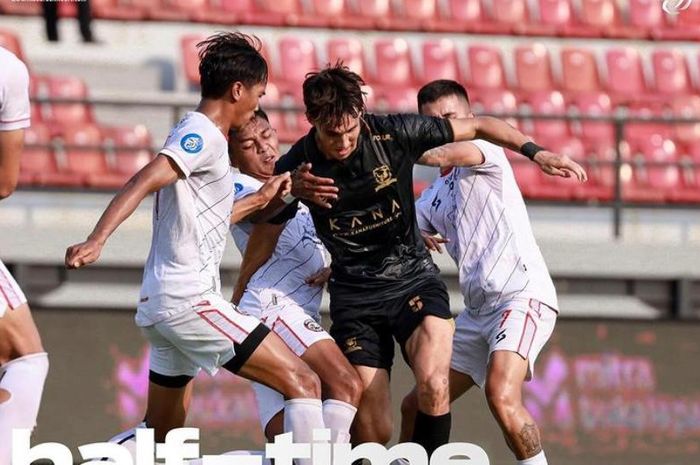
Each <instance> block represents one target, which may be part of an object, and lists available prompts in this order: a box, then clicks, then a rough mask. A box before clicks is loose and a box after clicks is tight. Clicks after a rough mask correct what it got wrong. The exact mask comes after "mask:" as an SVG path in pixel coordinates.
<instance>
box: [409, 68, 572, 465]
mask: <svg viewBox="0 0 700 465" xmlns="http://www.w3.org/2000/svg"><path fill="white" fill-rule="evenodd" d="M418 102H419V110H420V112H421V113H422V114H426V115H431V116H440V117H443V118H465V117H471V116H473V115H472V113H471V110H470V107H469V99H468V96H467V92H466V90H465V89H464V87H462V86H461V85H460V84H458V83H457V82H454V81H448V80H440V81H434V82H432V83H430V84H427V85H426V86H424V87H423V88H422V89H421V90H420V92H419V94H418ZM436 150H444V151H450V152H451V153H461V156H462V157H463V160H464V161H465V164H464V166H463V167H453V168H450V169H447V170H444V171H443V172H442V173H441V176H440V177H439V178H438V179H436V180H435V182H433V184H432V185H431V186H430V187H429V188H428V189H427V190H426V191H425V192H424V193H423V194H422V195H421V197H420V198H419V199H418V201H417V202H416V216H417V220H418V227H419V228H420V230H421V231H422V233H423V234H424V237H425V238H426V243H427V245H428V246H429V248H431V249H433V250H438V251H441V250H440V242H442V243H444V246H445V248H446V250H447V252H448V253H449V255H450V257H451V258H452V259H453V260H454V262H455V264H456V265H457V267H458V271H459V285H460V288H461V291H462V294H463V296H464V305H465V310H464V311H463V312H462V313H461V314H460V315H459V316H458V317H457V319H456V331H455V335H454V340H453V354H452V362H451V369H450V380H449V382H450V398H451V401H453V400H455V399H457V398H458V397H460V396H461V395H462V394H464V393H465V392H466V391H467V390H468V389H470V388H471V387H472V386H473V385H475V384H476V385H477V386H479V387H480V388H485V394H486V398H487V401H488V404H489V407H490V408H491V411H492V412H493V414H494V416H495V417H496V420H497V421H498V423H499V425H500V426H501V428H502V430H503V433H504V435H505V437H506V442H507V443H508V445H509V447H510V448H511V450H512V451H513V453H514V454H515V456H516V458H517V460H518V462H517V463H518V464H521V465H525V464H526V465H544V464H546V463H547V461H546V458H545V455H544V452H543V451H542V447H541V444H540V438H539V431H538V429H537V425H536V424H535V422H534V420H533V419H532V416H531V415H530V414H529V413H528V412H527V410H526V409H525V408H524V407H523V405H522V401H521V392H522V385H523V382H524V381H525V380H529V379H530V378H531V377H532V373H533V367H534V363H535V360H536V359H537V355H538V354H539V352H540V350H541V349H542V347H543V346H544V345H545V343H546V342H547V340H548V339H549V337H550V335H551V334H552V331H553V329H554V324H555V321H556V317H557V312H558V304H557V296H556V292H555V290H554V284H553V283H552V279H551V278H550V276H549V272H548V271H547V266H546V265H545V262H544V259H543V258H542V254H541V252H540V249H539V248H538V246H537V244H536V242H535V238H534V235H533V233H532V229H531V227H530V221H529V219H528V216H527V211H526V209H525V203H524V201H523V198H522V195H521V193H520V190H519V188H518V185H517V183H516V181H515V177H514V175H513V170H512V169H511V166H510V163H509V162H508V159H507V158H506V155H505V153H504V151H503V149H502V148H500V147H498V146H496V145H493V144H491V143H489V142H486V141H483V140H474V141H470V142H460V143H456V144H450V145H449V146H444V147H442V148H439V149H436ZM442 155H444V154H442ZM426 156H431V153H430V152H428V153H426ZM432 156H437V155H436V154H432ZM550 174H558V175H562V176H565V177H570V176H572V175H573V173H570V172H554V173H552V172H550ZM435 234H439V236H440V238H441V239H435V238H433V237H432V235H435ZM426 236H427V237H426ZM416 405H417V403H416V398H415V393H411V394H409V395H408V396H407V397H406V399H404V402H403V405H402V413H403V415H404V416H403V430H402V438H407V437H410V436H409V435H410V432H409V431H408V430H409V429H410V427H411V425H412V424H413V422H412V421H411V417H412V416H414V415H415V410H416Z"/></svg>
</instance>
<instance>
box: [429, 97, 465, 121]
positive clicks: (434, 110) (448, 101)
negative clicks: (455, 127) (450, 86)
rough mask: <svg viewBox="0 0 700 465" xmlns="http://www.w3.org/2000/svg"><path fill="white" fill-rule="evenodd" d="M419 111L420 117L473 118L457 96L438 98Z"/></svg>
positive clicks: (462, 100) (461, 99)
mask: <svg viewBox="0 0 700 465" xmlns="http://www.w3.org/2000/svg"><path fill="white" fill-rule="evenodd" d="M419 110H420V114H421V115H426V116H437V117H439V118H447V119H455V118H472V117H473V116H474V115H473V114H472V111H471V108H470V107H469V104H468V103H467V101H466V100H464V98H462V97H458V96H457V95H447V96H445V97H440V98H439V99H437V100H435V101H434V102H430V103H425V104H423V105H422V106H421V107H420V109H419Z"/></svg>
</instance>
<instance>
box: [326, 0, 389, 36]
mask: <svg viewBox="0 0 700 465" xmlns="http://www.w3.org/2000/svg"><path fill="white" fill-rule="evenodd" d="M390 6H391V2H390V1H389V0H354V1H348V3H347V7H348V8H347V12H348V14H347V15H345V16H344V17H343V18H338V21H337V24H334V25H336V26H337V27H340V28H348V29H352V28H355V29H386V28H387V26H388V24H389V19H390V18H391V8H390Z"/></svg>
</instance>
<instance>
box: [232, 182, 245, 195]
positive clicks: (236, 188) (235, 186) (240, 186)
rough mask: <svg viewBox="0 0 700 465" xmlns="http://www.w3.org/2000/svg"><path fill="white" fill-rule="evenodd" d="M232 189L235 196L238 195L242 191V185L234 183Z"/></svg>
mask: <svg viewBox="0 0 700 465" xmlns="http://www.w3.org/2000/svg"><path fill="white" fill-rule="evenodd" d="M233 188H234V189H235V190H236V194H238V193H239V192H240V191H242V190H243V184H241V183H238V182H236V183H234V184H233Z"/></svg>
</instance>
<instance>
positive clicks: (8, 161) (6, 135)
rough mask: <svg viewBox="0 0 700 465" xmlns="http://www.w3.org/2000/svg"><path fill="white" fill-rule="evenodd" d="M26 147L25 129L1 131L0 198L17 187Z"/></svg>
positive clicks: (8, 194) (6, 195)
mask: <svg viewBox="0 0 700 465" xmlns="http://www.w3.org/2000/svg"><path fill="white" fill-rule="evenodd" d="M23 147H24V129H16V130H14V131H0V200H2V199H5V198H7V197H9V196H10V195H12V193H13V192H14V191H15V189H16V188H17V178H18V177H19V157H20V154H21V153H22V148H23Z"/></svg>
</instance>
